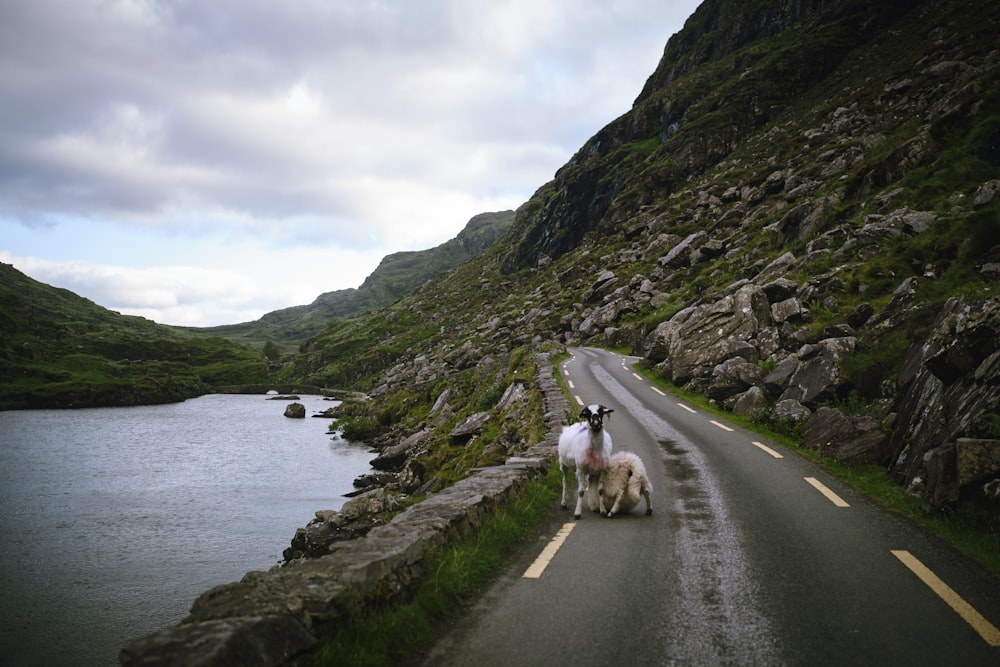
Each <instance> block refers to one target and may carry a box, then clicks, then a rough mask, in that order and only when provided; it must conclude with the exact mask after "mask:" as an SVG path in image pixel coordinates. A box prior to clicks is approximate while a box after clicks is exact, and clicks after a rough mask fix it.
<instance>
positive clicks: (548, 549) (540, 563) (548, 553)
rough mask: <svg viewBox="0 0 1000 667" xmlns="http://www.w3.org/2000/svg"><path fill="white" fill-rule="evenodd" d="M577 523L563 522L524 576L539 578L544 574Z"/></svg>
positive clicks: (525, 577)
mask: <svg viewBox="0 0 1000 667" xmlns="http://www.w3.org/2000/svg"><path fill="white" fill-rule="evenodd" d="M575 525H576V524H575V523H565V524H563V527H562V528H560V529H559V532H558V533H556V536H555V537H553V538H552V541H550V542H549V543H548V544H547V545H545V548H544V549H542V553H540V554H538V558H536V559H535V562H534V563H532V564H531V567H529V568H528V569H527V570H525V571H524V574H523V575H521V576H522V578H524V579H538V578H539V577H540V576H542V572H545V568H547V567H548V566H549V563H551V562H552V559H553V558H555V556H556V552H557V551H559V548H560V547H561V546H562V545H563V542H565V541H566V538H567V537H569V534H570V533H571V532H572V531H573V527H574V526H575Z"/></svg>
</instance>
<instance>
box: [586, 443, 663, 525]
mask: <svg viewBox="0 0 1000 667" xmlns="http://www.w3.org/2000/svg"><path fill="white" fill-rule="evenodd" d="M652 490H653V487H652V486H651V485H650V483H649V476H648V475H647V474H646V467H645V466H644V465H643V464H642V459H640V458H639V457H638V455H636V454H633V453H632V452H615V454H614V455H613V456H612V457H611V460H610V461H609V463H608V469H607V472H606V473H605V475H604V486H603V488H601V489H600V494H601V499H600V506H601V512H602V513H603V512H604V507H605V504H604V501H605V498H607V502H608V505H610V506H611V509H609V510H608V513H607V515H606V516H607V517H608V518H609V519H610V518H611V517H613V516H614V515H615V514H616V513H618V512H619V511H622V512H629V511H631V510H632V508H633V507H635V506H636V505H638V504H639V496H642V497H643V498H645V499H646V516H650V515H651V514H652V513H653V507H652V505H651V504H650V501H649V494H650V492H651V491H652ZM591 509H593V508H591Z"/></svg>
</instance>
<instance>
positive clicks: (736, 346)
mask: <svg viewBox="0 0 1000 667" xmlns="http://www.w3.org/2000/svg"><path fill="white" fill-rule="evenodd" d="M770 324H771V309H770V304H769V303H768V301H767V296H765V294H764V292H763V291H762V290H761V289H760V287H758V286H756V285H754V284H751V283H747V284H744V285H742V286H741V287H740V288H739V289H737V290H736V291H735V292H734V293H732V294H729V295H726V296H724V297H722V298H721V299H718V300H717V301H714V302H711V303H707V304H703V305H699V306H692V307H689V308H685V309H683V310H681V311H680V312H678V313H677V314H676V315H674V316H673V317H672V318H670V320H668V321H666V322H663V323H661V324H660V325H659V326H657V327H656V329H654V330H653V331H652V332H651V333H650V334H649V335H648V336H646V338H645V339H644V340H643V342H642V344H641V346H640V347H641V349H642V350H643V353H644V354H645V356H646V358H648V359H649V360H651V361H653V362H660V369H661V371H663V372H664V373H665V374H666V375H667V377H668V378H669V379H670V380H671V381H672V382H674V383H675V384H678V385H683V384H685V383H687V382H688V381H689V380H691V379H692V378H695V377H702V378H707V377H708V376H709V375H711V373H712V369H713V368H714V367H715V366H716V365H717V364H719V363H721V362H723V361H725V360H726V359H731V358H733V357H743V358H744V359H747V360H748V361H751V362H756V361H757V360H758V358H759V356H760V355H759V352H758V351H757V348H756V347H755V346H754V345H752V344H751V343H750V342H749V341H750V340H751V339H753V338H754V337H755V336H756V335H757V334H758V332H760V331H761V330H762V329H764V328H766V327H768V326H770Z"/></svg>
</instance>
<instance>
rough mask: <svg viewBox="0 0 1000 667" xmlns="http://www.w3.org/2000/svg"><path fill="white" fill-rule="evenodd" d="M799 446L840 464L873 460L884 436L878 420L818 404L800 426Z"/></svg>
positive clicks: (876, 456) (875, 458) (874, 460)
mask: <svg viewBox="0 0 1000 667" xmlns="http://www.w3.org/2000/svg"><path fill="white" fill-rule="evenodd" d="M801 435H802V444H803V446H805V447H807V448H809V449H814V450H816V451H818V452H819V453H820V454H822V455H824V456H826V457H829V458H832V459H834V460H835V461H839V462H841V463H852V464H853V463H874V462H876V461H877V460H878V454H879V450H880V449H881V445H882V442H883V441H884V440H885V439H886V436H885V434H884V433H883V432H882V428H881V425H880V424H879V423H878V420H877V419H875V418H874V417H872V416H870V415H848V414H845V413H844V412H842V411H840V410H838V409H836V408H830V407H826V406H824V407H821V408H819V409H818V410H816V412H815V414H813V416H812V417H810V418H809V419H808V420H807V421H806V422H805V423H804V424H803V425H802V430H801Z"/></svg>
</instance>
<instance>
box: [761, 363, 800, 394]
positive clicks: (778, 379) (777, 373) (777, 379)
mask: <svg viewBox="0 0 1000 667" xmlns="http://www.w3.org/2000/svg"><path fill="white" fill-rule="evenodd" d="M798 367H799V358H798V357H797V356H796V355H794V354H792V355H789V356H787V357H785V358H784V359H782V360H781V361H779V362H778V365H777V366H775V367H774V370H773V371H771V372H770V373H768V374H767V375H766V376H765V377H764V380H763V385H764V389H765V390H767V392H768V393H769V394H771V395H772V396H779V395H780V394H781V393H782V392H783V391H785V389H786V388H787V387H788V383H789V381H790V380H791V379H792V375H794V374H795V371H796V370H797V369H798Z"/></svg>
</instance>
